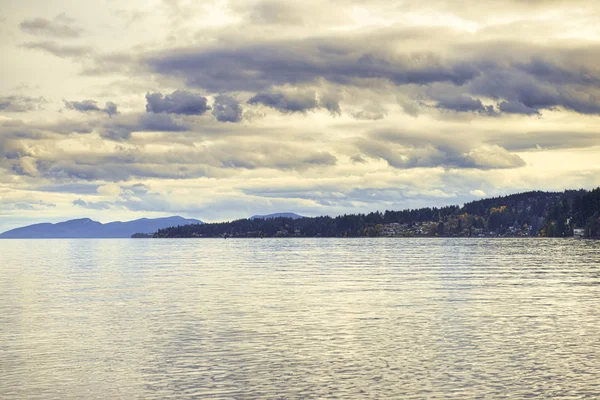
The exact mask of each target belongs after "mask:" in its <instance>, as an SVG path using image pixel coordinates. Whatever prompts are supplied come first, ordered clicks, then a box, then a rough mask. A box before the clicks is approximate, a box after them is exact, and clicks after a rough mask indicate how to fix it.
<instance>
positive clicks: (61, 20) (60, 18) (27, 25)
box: [19, 13, 83, 39]
mask: <svg viewBox="0 0 600 400" xmlns="http://www.w3.org/2000/svg"><path fill="white" fill-rule="evenodd" d="M19 27H20V28H21V30H22V31H23V32H25V33H29V34H32V35H36V36H43V37H49V36H50V37H55V38H70V39H72V38H78V37H80V36H81V34H82V32H83V29H81V28H80V27H78V26H76V25H75V20H74V19H72V18H69V17H67V16H66V15H65V14H64V13H63V14H59V15H57V16H56V17H54V19H52V20H49V19H46V18H40V17H38V18H34V19H28V20H25V21H23V22H21V23H20V24H19Z"/></svg>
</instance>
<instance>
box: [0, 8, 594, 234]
mask: <svg viewBox="0 0 600 400" xmlns="http://www.w3.org/2000/svg"><path fill="white" fill-rule="evenodd" d="M0 8H1V10H2V12H1V13H0V37H1V38H2V39H1V41H0V52H1V54H2V62H0V76H2V79H0V231H4V230H7V229H10V228H14V227H17V226H20V225H24V224H29V223H35V222H42V221H59V220H63V219H68V218H78V217H90V218H93V219H97V220H100V221H104V222H105V221H110V220H117V219H120V220H126V219H134V218H139V217H143V216H145V217H157V216H165V215H182V216H187V217H196V218H199V219H202V220H205V221H221V220H229V219H233V218H238V217H246V216H249V215H253V214H262V213H271V212H283V211H293V212H297V213H301V214H304V215H309V216H314V215H323V214H329V215H337V214H341V213H348V212H365V211H374V210H381V211H383V210H386V209H403V208H411V207H421V206H431V205H445V204H461V203H463V202H465V201H469V200H473V199H477V198H480V197H483V196H494V195H499V194H508V193H513V192H519V191H525V190H531V189H541V190H564V189H566V188H580V187H583V188H592V187H595V186H598V185H600V131H599V129H598V127H599V126H600V125H599V124H598V123H599V122H600V119H599V115H600V26H599V25H598V24H597V21H598V20H600V5H599V3H598V2H597V1H596V0H530V1H526V2H525V1H521V0H489V1H481V0H452V1H448V0H429V1H426V2H424V1H420V0H399V1H389V0H385V1H383V0H382V1H380V0H370V1H358V0H335V1H334V0H306V1H302V2H291V1H290V2H287V1H286V2H283V1H273V0H228V1H227V0H217V1H213V0H206V1H203V2H199V1H192V0H128V1H117V0H98V1H94V2H89V1H81V2H74V1H71V0H20V1H13V0H0Z"/></svg>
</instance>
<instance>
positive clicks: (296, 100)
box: [248, 91, 319, 113]
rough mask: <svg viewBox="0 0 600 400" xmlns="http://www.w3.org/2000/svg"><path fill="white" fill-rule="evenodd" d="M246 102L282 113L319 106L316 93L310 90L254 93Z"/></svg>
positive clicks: (305, 110) (302, 110)
mask: <svg viewBox="0 0 600 400" xmlns="http://www.w3.org/2000/svg"><path fill="white" fill-rule="evenodd" d="M248 104H262V105H264V106H267V107H271V108H275V109H277V110H279V111H281V112H282V113H294V112H301V113H305V112H307V111H310V110H314V109H316V108H318V107H319V103H318V101H317V95H316V93H315V92H311V91H298V92H291V93H286V94H284V93H274V92H265V93H258V94H256V95H254V96H253V97H252V98H250V100H248Z"/></svg>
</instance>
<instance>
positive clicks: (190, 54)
mask: <svg viewBox="0 0 600 400" xmlns="http://www.w3.org/2000/svg"><path fill="white" fill-rule="evenodd" d="M386 39H388V42H390V45H391V44H393V38H392V39H390V38H386V37H372V38H368V37H362V38H361V37H356V38H353V37H344V38H341V37H329V38H323V39H304V40H281V41H270V42H266V43H251V44H247V45H244V46H239V45H238V46H236V45H231V46H227V47H223V48H216V49H206V48H193V47H191V48H182V49H177V50H171V51H165V52H159V53H155V54H152V55H150V56H147V57H146V58H145V63H146V64H147V65H148V66H149V68H150V69H151V70H152V71H154V72H157V73H159V74H162V75H167V76H180V77H183V78H185V80H186V81H187V82H188V84H189V85H191V86H195V87H200V88H203V89H205V90H210V91H213V92H223V91H236V90H242V91H264V90H267V89H269V88H271V87H272V86H281V85H285V84H289V85H302V84H309V83H314V82H316V81H317V80H319V79H323V80H325V81H328V82H331V83H336V84H358V81H360V80H369V79H382V80H387V81H390V82H392V83H394V84H396V85H406V84H418V85H425V84H430V83H433V82H451V83H454V84H457V85H461V84H464V83H466V82H467V81H469V80H471V79H473V78H475V77H476V76H477V75H478V74H479V73H480V71H478V69H477V67H476V66H475V65H473V64H472V63H469V62H462V61H458V60H444V59H443V58H442V57H440V56H438V55H435V54H433V53H426V52H420V53H417V52H415V53H410V54H402V53H399V54H398V53H394V52H391V51H390V50H389V49H387V48H385V47H383V46H382V45H381V44H378V43H379V42H381V41H383V40H386Z"/></svg>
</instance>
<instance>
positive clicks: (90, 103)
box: [63, 100, 119, 116]
mask: <svg viewBox="0 0 600 400" xmlns="http://www.w3.org/2000/svg"><path fill="white" fill-rule="evenodd" d="M63 101H64V103H65V107H67V109H69V110H75V111H79V112H83V113H86V112H103V113H106V114H107V115H108V116H113V115H117V114H118V113H119V112H118V110H117V108H118V106H117V105H116V104H115V103H113V102H112V101H108V102H106V104H105V106H104V108H100V107H99V106H98V102H97V101H95V100H83V101H67V100H63Z"/></svg>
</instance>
